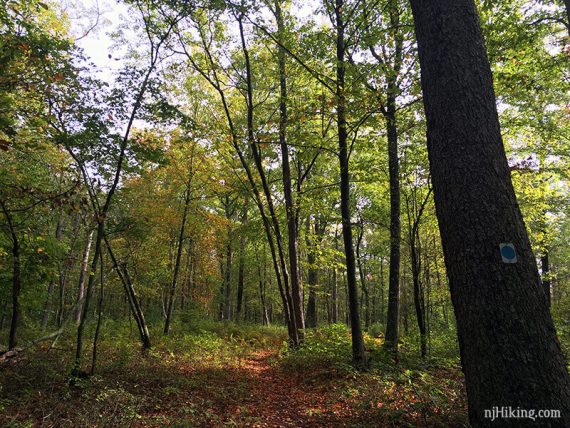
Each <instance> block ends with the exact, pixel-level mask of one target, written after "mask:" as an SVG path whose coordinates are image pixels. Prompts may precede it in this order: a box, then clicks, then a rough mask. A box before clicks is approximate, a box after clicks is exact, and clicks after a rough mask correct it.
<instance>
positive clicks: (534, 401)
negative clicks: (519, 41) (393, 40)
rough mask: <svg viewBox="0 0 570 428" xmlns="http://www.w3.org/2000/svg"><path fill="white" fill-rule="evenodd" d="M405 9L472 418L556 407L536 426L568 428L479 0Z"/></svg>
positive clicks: (552, 333) (560, 372)
mask: <svg viewBox="0 0 570 428" xmlns="http://www.w3.org/2000/svg"><path fill="white" fill-rule="evenodd" d="M411 4H412V11H413V15H414V21H415V29H416V37H417V42H418V50H419V59H420V66H421V73H422V90H423V95H424V97H423V99H424V107H425V112H426V118H427V131H428V136H427V140H428V154H429V161H430V167H431V175H432V181H433V188H434V196H435V205H436V213H437V218H438V222H439V226H440V233H441V239H442V244H443V250H444V255H445V263H446V267H447V272H448V275H449V282H450V289H451V298H452V302H453V306H454V309H455V317H456V320H457V332H458V336H459V346H460V351H461V362H462V365H463V371H464V373H465V381H466V389H467V399H468V404H469V419H470V422H471V425H472V426H477V427H482V426H492V425H493V423H492V421H491V419H489V418H485V413H486V412H485V410H488V409H492V408H493V406H509V407H510V408H513V409H517V408H522V409H557V410H560V412H561V418H559V419H554V418H553V419H548V420H545V421H542V422H540V423H541V424H542V425H544V426H547V425H548V426H551V427H568V426H570V376H569V375H568V371H567V368H566V360H565V358H564V356H563V354H562V351H561V349H560V344H559V343H558V340H557V338H556V330H555V328H554V324H553V322H552V318H551V316H550V312H549V310H548V307H547V304H546V299H545V297H544V289H543V287H542V286H541V283H540V277H539V274H538V269H537V266H536V259H535V257H534V255H533V252H532V249H531V245H530V242H529V239H528V236H527V232H526V230H525V226H524V222H523V219H522V215H521V212H520V209H519V207H518V204H517V201H516V197H515V192H514V190H513V186H512V182H511V177H510V171H509V166H508V163H507V157H506V155H505V151H504V147H503V143H502V138H501V131H500V126H499V118H498V114H497V108H496V99H495V95H494V92H493V82H492V75H491V68H490V65H489V62H488V59H487V54H486V51H485V43H484V40H483V36H482V33H481V26H480V22H479V19H478V16H477V10H476V6H475V3H474V1H473V0H440V1H438V2H426V1H422V0H411ZM501 243H509V244H512V245H513V247H514V249H515V255H516V261H515V260H514V258H513V257H506V259H507V261H515V262H514V263H506V262H505V261H504V259H503V257H502V256H501V254H502V253H501V248H500V244H501ZM506 255H507V256H510V255H511V254H506ZM498 403H500V404H498ZM500 424H501V426H513V427H514V426H521V421H520V420H518V419H502V420H501V421H500Z"/></svg>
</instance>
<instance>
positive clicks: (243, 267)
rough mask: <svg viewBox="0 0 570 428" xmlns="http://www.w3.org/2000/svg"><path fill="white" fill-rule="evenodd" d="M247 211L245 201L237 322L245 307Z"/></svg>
mask: <svg viewBox="0 0 570 428" xmlns="http://www.w3.org/2000/svg"><path fill="white" fill-rule="evenodd" d="M247 209H248V203H247V200H246V201H245V204H244V207H243V213H242V216H241V225H242V232H241V235H240V238H239V265H238V281H237V305H236V320H237V321H239V320H240V318H241V312H242V306H243V286H244V281H245V275H244V274H245V230H244V229H243V228H245V227H246V226H247Z"/></svg>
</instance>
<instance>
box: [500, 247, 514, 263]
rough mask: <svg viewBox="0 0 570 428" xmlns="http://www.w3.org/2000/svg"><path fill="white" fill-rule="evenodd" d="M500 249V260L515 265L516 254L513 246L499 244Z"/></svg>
mask: <svg viewBox="0 0 570 428" xmlns="http://www.w3.org/2000/svg"><path fill="white" fill-rule="evenodd" d="M499 248H500V249H501V258H502V259H503V263H516V262H517V252H516V250H515V246H514V245H513V244H511V243H504V244H499Z"/></svg>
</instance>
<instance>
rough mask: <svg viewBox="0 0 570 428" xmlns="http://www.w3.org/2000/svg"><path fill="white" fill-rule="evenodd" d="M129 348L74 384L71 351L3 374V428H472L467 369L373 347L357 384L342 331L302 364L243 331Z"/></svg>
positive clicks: (275, 338)
mask: <svg viewBox="0 0 570 428" xmlns="http://www.w3.org/2000/svg"><path fill="white" fill-rule="evenodd" d="M125 336H127V337H125ZM70 339H71V338H70ZM127 339H128V335H126V334H122V335H120V334H119V335H115V336H113V337H106V338H104V340H103V341H102V342H101V344H100V352H99V355H98V363H97V369H96V371H95V374H94V375H92V376H90V377H88V378H86V379H80V380H75V382H72V383H71V384H70V378H69V367H71V362H72V361H71V357H72V355H73V347H72V342H71V340H69V341H66V340H62V341H61V343H58V344H56V345H55V346H54V347H52V348H51V349H49V347H50V344H45V345H42V346H39V347H37V348H35V349H34V350H30V351H26V352H25V353H23V354H22V355H21V356H20V357H18V358H16V359H15V360H13V361H11V362H10V363H9V364H5V365H4V366H3V367H0V373H1V376H0V426H3V427H24V426H26V427H28V426H47V427H51V426H58V427H59V426H64V427H65V426H68V427H89V426H106V427H128V426H132V427H159V426H173V427H218V426H219V427H222V426H240V427H241V426H247V427H384V426H385V427H428V426H429V427H433V426H441V427H462V426H467V418H466V403H465V393H464V388H463V378H462V375H461V372H460V370H459V369H458V367H457V366H455V365H454V364H449V363H442V361H441V360H438V361H436V360H433V361H431V362H426V361H422V362H418V361H417V360H414V359H410V360H406V359H405V358H404V359H401V360H400V361H399V362H398V364H394V363H393V361H388V360H387V359H386V358H384V357H382V354H381V353H380V351H379V350H378V349H376V350H375V348H374V347H375V343H374V339H370V338H369V339H368V347H369V348H371V349H372V350H371V352H370V357H371V359H372V360H373V365H372V369H371V370H370V371H368V372H366V373H357V372H355V371H353V370H352V369H350V365H349V351H350V347H349V346H348V347H347V345H349V340H347V339H348V336H347V335H346V334H345V333H344V331H343V329H342V328H341V327H339V328H333V329H330V328H329V329H328V330H327V329H325V330H324V331H322V332H318V333H312V334H311V335H309V337H308V339H307V346H306V348H305V349H304V350H302V351H296V352H290V351H287V349H286V347H284V346H283V334H282V332H281V331H278V330H276V329H265V330H264V329H261V328H252V327H249V328H245V331H244V328H243V327H240V326H233V327H231V328H230V329H228V328H227V327H215V329H214V331H208V330H201V331H199V332H192V333H179V332H178V333H176V334H173V335H170V336H169V337H166V338H160V339H159V338H157V339H156V343H155V344H154V347H153V350H151V351H150V352H144V353H143V352H141V351H140V349H139V348H138V346H137V345H136V343H132V342H133V339H134V337H131V338H130V340H127ZM404 352H406V351H404ZM85 359H86V361H85V365H87V362H88V361H89V362H90V359H91V358H90V355H87V352H86V357H85Z"/></svg>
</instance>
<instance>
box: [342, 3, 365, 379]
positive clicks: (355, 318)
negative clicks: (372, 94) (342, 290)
mask: <svg viewBox="0 0 570 428" xmlns="http://www.w3.org/2000/svg"><path fill="white" fill-rule="evenodd" d="M343 6H344V0H336V4H335V21H336V22H335V26H336V64H337V66H336V104H337V106H336V109H337V129H338V149H339V153H338V157H339V162H340V210H341V216H342V237H343V240H344V253H345V257H346V279H347V287H348V300H349V306H350V328H351V332H352V357H353V359H354V365H355V367H356V368H358V369H364V368H366V367H367V361H366V349H365V347H364V340H363V338H362V327H361V325H360V312H359V308H358V306H359V305H358V286H357V284H356V261H355V257H354V244H353V242H352V223H351V215H350V172H349V155H348V131H347V123H346V94H345V71H346V70H345V67H346V63H345V54H346V46H345V39H344V30H345V24H344V21H343V13H344V8H343Z"/></svg>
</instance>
